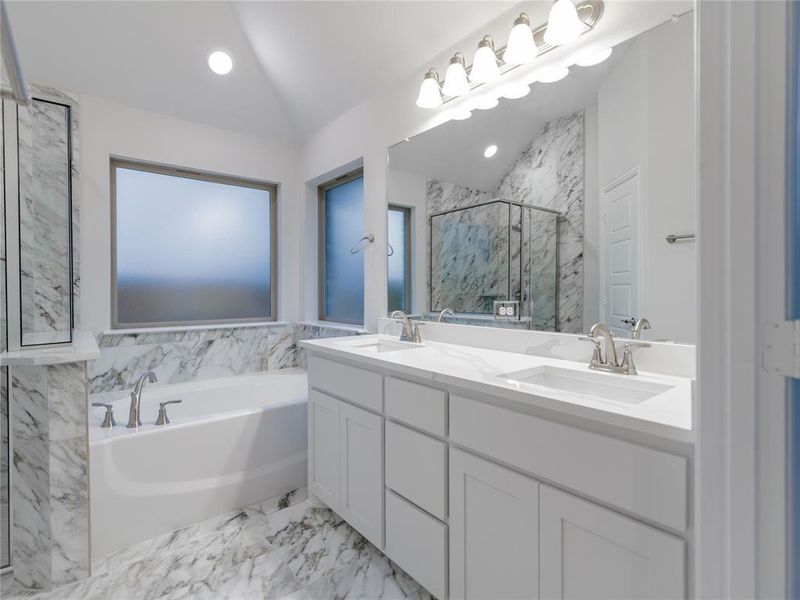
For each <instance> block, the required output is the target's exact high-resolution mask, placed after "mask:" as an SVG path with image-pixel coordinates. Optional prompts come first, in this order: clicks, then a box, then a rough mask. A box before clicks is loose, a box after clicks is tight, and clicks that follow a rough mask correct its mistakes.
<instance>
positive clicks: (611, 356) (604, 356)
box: [578, 319, 650, 375]
mask: <svg viewBox="0 0 800 600" xmlns="http://www.w3.org/2000/svg"><path fill="white" fill-rule="evenodd" d="M640 321H641V319H640ZM598 335H602V336H603V341H604V342H605V353H603V352H602V351H601V348H600V339H599V338H598ZM578 339H579V340H581V341H582V342H592V343H593V344H594V351H593V352H592V360H591V361H589V368H590V369H595V370H598V371H610V372H612V373H620V374H622V375H636V373H637V371H636V365H635V364H634V363H633V349H634V347H636V346H639V347H641V348H649V347H650V344H648V343H647V342H640V341H639V340H629V341H627V342H626V343H625V349H624V352H623V354H622V361H621V362H620V361H618V360H617V348H616V346H615V345H614V334H613V333H612V332H611V331H610V330H609V329H608V327H607V326H606V325H604V324H603V323H595V324H594V325H592V329H591V331H590V333H589V335H588V336H580V337H579V338H578Z"/></svg>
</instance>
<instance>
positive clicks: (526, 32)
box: [503, 12, 539, 65]
mask: <svg viewBox="0 0 800 600" xmlns="http://www.w3.org/2000/svg"><path fill="white" fill-rule="evenodd" d="M538 53H539V51H538V50H537V49H536V42H535V41H534V40H533V31H532V30H531V22H530V19H529V18H528V14H527V13H524V12H523V13H520V14H519V16H518V17H517V18H516V19H515V20H514V26H513V27H512V28H511V33H509V34H508V43H507V44H506V50H505V52H503V62H504V63H506V64H507V65H524V64H525V63H529V62H531V61H532V60H533V59H534V58H536V55H537V54H538Z"/></svg>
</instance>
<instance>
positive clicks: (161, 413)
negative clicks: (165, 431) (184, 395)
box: [156, 400, 183, 425]
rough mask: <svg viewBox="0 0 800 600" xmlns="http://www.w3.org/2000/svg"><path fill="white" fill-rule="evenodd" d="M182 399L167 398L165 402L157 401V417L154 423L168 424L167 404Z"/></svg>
mask: <svg viewBox="0 0 800 600" xmlns="http://www.w3.org/2000/svg"><path fill="white" fill-rule="evenodd" d="M181 402H183V400H167V401H166V402H159V403H158V418H157V419H156V425H169V417H168V416H167V409H166V406H167V404H180V403H181Z"/></svg>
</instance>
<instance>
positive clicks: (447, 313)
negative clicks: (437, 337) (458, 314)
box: [436, 308, 453, 323]
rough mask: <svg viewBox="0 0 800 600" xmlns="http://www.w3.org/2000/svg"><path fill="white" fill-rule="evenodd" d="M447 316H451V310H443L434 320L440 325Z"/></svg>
mask: <svg viewBox="0 0 800 600" xmlns="http://www.w3.org/2000/svg"><path fill="white" fill-rule="evenodd" d="M447 316H451V317H452V316H453V309H451V308H445V309H444V310H443V311H442V312H440V313H439V317H438V318H437V319H436V322H437V323H441V322H442V321H444V318H445V317H447Z"/></svg>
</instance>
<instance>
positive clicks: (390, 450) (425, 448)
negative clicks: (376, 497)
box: [386, 421, 447, 520]
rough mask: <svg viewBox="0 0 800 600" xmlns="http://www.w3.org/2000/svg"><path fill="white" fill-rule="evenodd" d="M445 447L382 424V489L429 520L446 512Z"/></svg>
mask: <svg viewBox="0 0 800 600" xmlns="http://www.w3.org/2000/svg"><path fill="white" fill-rule="evenodd" d="M446 463H447V445H446V444H445V443H444V442H440V441H439V440H436V439H434V438H432V437H428V436H427V435H425V434H422V433H419V432H416V431H413V430H411V429H409V428H408V427H403V426H402V425H398V424H397V423H391V422H389V421H387V422H386V485H387V486H389V487H390V488H392V489H393V490H394V491H395V492H397V493H398V494H400V495H401V496H403V497H404V498H407V499H408V500H411V502H413V503H414V504H416V505H417V506H419V507H420V508H422V509H424V510H426V511H428V512H429V513H431V514H432V515H433V516H435V517H437V518H439V519H441V520H444V519H445V517H446V515H447V512H446V508H445V507H446V495H445V490H446V486H447V478H446V472H447V470H446Z"/></svg>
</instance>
